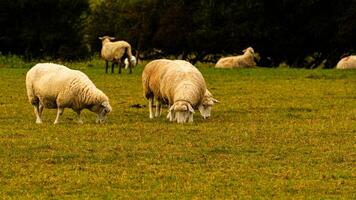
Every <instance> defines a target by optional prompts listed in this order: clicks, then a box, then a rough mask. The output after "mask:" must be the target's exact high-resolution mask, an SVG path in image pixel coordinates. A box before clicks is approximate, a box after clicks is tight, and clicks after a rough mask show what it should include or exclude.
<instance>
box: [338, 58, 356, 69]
mask: <svg viewBox="0 0 356 200" xmlns="http://www.w3.org/2000/svg"><path fill="white" fill-rule="evenodd" d="M336 69H356V56H347V57H344V58H342V59H341V60H340V61H339V62H338V63H337V65H336Z"/></svg>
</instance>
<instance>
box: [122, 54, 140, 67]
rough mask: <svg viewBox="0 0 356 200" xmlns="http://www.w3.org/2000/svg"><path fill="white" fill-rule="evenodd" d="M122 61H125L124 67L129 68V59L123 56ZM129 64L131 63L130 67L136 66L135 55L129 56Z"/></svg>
mask: <svg viewBox="0 0 356 200" xmlns="http://www.w3.org/2000/svg"><path fill="white" fill-rule="evenodd" d="M124 63H125V69H127V68H129V65H130V63H129V59H127V58H125V60H124ZM131 65H132V68H134V67H136V65H137V59H136V57H135V56H132V57H131Z"/></svg>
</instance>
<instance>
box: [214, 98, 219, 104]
mask: <svg viewBox="0 0 356 200" xmlns="http://www.w3.org/2000/svg"><path fill="white" fill-rule="evenodd" d="M212 100H213V102H214V103H220V101H219V100H217V99H214V98H213V99H212Z"/></svg>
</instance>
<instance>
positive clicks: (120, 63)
mask: <svg viewBox="0 0 356 200" xmlns="http://www.w3.org/2000/svg"><path fill="white" fill-rule="evenodd" d="M122 63H123V62H119V63H118V65H119V74H121V67H122Z"/></svg>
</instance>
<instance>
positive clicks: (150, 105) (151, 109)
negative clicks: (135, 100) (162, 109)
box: [148, 97, 153, 119]
mask: <svg viewBox="0 0 356 200" xmlns="http://www.w3.org/2000/svg"><path fill="white" fill-rule="evenodd" d="M152 105H153V97H150V98H149V99H148V109H149V111H150V119H153V108H152Z"/></svg>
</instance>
